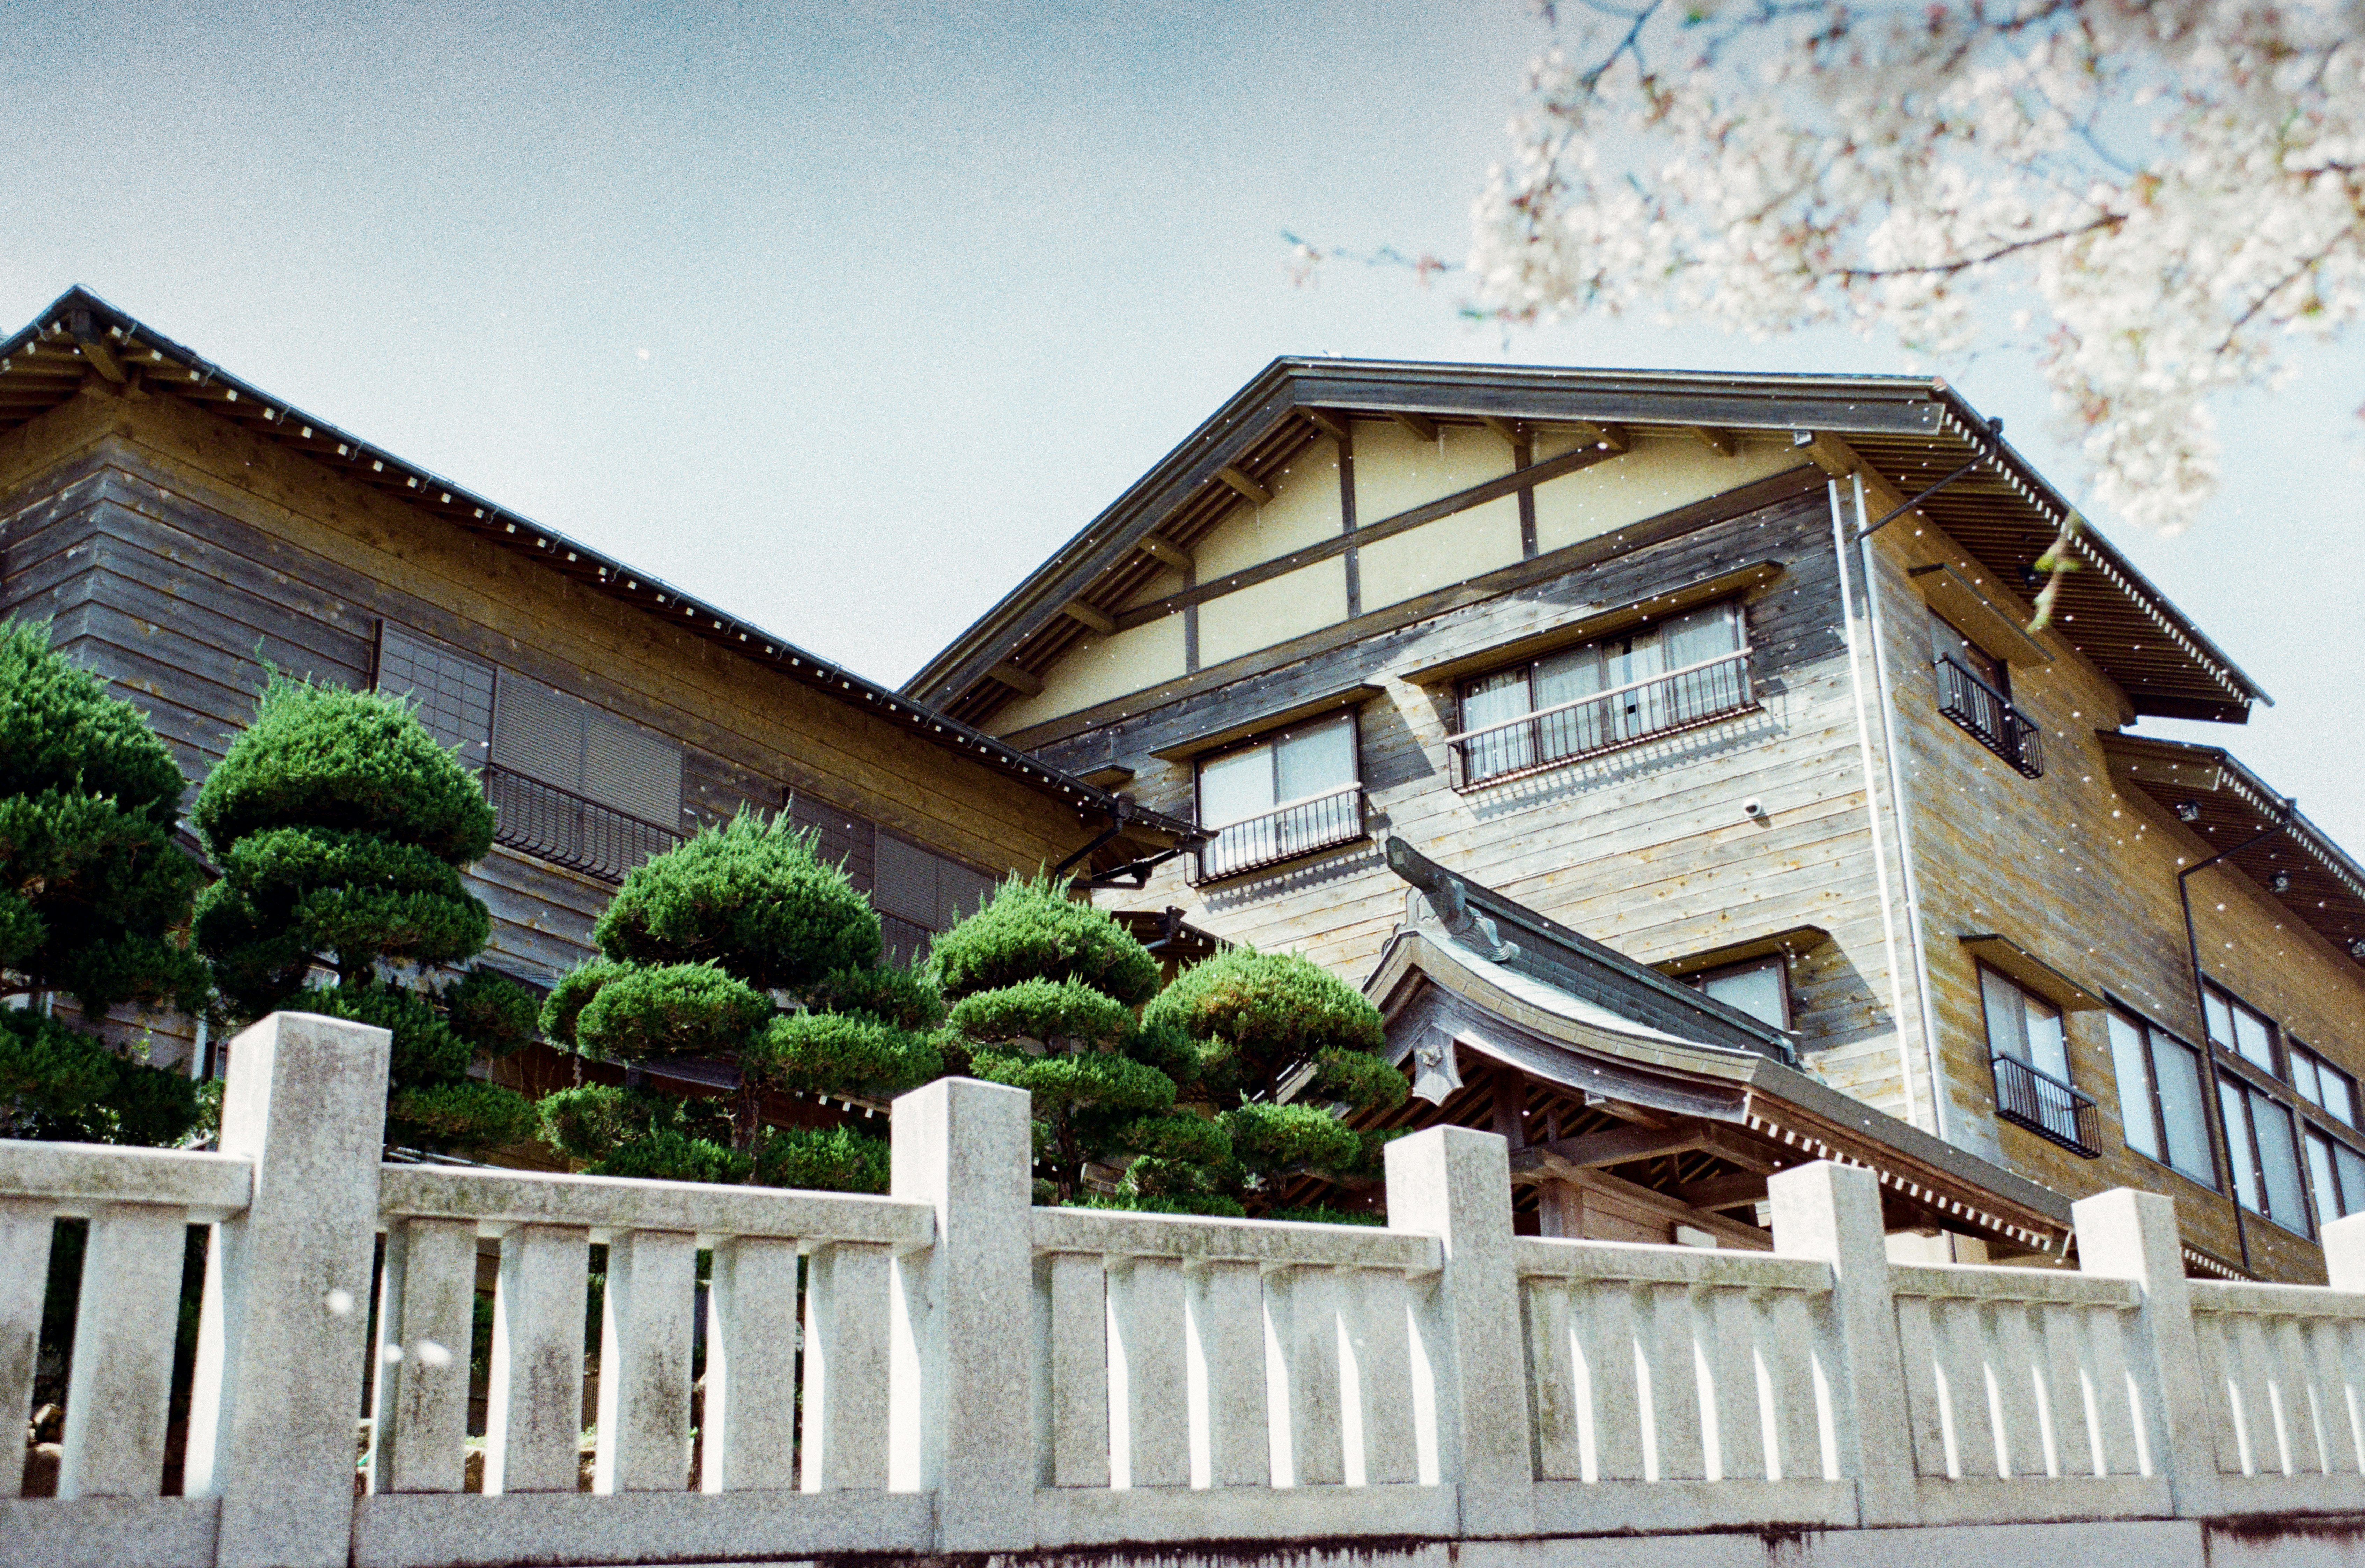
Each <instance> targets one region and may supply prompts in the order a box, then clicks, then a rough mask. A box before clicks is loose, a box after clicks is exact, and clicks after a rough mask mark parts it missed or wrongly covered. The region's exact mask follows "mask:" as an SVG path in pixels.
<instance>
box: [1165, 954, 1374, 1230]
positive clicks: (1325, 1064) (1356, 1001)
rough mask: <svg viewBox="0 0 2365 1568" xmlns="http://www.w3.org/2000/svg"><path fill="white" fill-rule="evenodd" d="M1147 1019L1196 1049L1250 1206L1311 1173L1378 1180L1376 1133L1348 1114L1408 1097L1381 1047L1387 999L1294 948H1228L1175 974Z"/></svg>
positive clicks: (1233, 1182)
mask: <svg viewBox="0 0 2365 1568" xmlns="http://www.w3.org/2000/svg"><path fill="white" fill-rule="evenodd" d="M1142 1028H1143V1031H1144V1032H1145V1033H1148V1032H1151V1031H1159V1032H1163V1033H1166V1034H1170V1035H1172V1036H1179V1037H1181V1038H1183V1039H1185V1040H1188V1041H1190V1042H1192V1044H1193V1045H1194V1047H1196V1048H1197V1051H1198V1053H1199V1061H1200V1064H1201V1070H1200V1073H1199V1076H1198V1078H1197V1079H1196V1081H1195V1083H1194V1089H1195V1097H1196V1099H1197V1100H1198V1102H1199V1103H1200V1105H1201V1106H1202V1107H1204V1108H1205V1110H1206V1111H1208V1112H1209V1113H1210V1114H1213V1115H1214V1117H1215V1119H1216V1121H1217V1122H1218V1123H1219V1124H1220V1125H1221V1126H1223V1128H1224V1130H1225V1132H1226V1133H1227V1135H1228V1136H1229V1137H1230V1140H1231V1168H1230V1169H1229V1170H1227V1171H1226V1172H1224V1173H1223V1175H1224V1180H1225V1182H1227V1183H1228V1184H1229V1188H1230V1190H1231V1191H1233V1192H1234V1193H1237V1194H1238V1195H1239V1197H1241V1198H1242V1199H1243V1200H1244V1201H1245V1202H1246V1203H1247V1204H1249V1206H1250V1207H1251V1208H1256V1207H1258V1206H1260V1205H1261V1204H1270V1203H1271V1202H1272V1198H1273V1195H1274V1194H1276V1193H1280V1192H1282V1191H1283V1189H1284V1188H1287V1187H1292V1186H1294V1185H1295V1184H1299V1183H1301V1182H1303V1181H1305V1180H1307V1179H1310V1180H1313V1181H1316V1182H1327V1183H1331V1184H1335V1185H1339V1186H1344V1187H1348V1188H1360V1187H1369V1186H1371V1185H1373V1184H1375V1183H1376V1182H1379V1181H1380V1180H1381V1179H1382V1174H1383V1173H1382V1170H1381V1168H1380V1164H1379V1154H1378V1149H1379V1142H1380V1140H1379V1138H1378V1137H1377V1135H1374V1134H1370V1133H1364V1132H1359V1131H1357V1130H1356V1129H1354V1128H1352V1127H1350V1126H1348V1125H1347V1123H1346V1121H1345V1119H1344V1118H1345V1117H1346V1116H1347V1115H1350V1114H1355V1113H1360V1112H1373V1111H1380V1110H1387V1109H1392V1108H1394V1107H1395V1106H1397V1105H1400V1104H1402V1103H1404V1098H1405V1095H1406V1093H1407V1083H1406V1081H1405V1076H1404V1074H1403V1073H1402V1072H1401V1071H1399V1070H1397V1069H1395V1068H1394V1067H1392V1066H1390V1065H1389V1063H1388V1060H1387V1058H1385V1057H1384V1056H1383V1055H1381V1054H1380V1052H1381V1051H1382V1050H1384V1048H1385V1047H1386V1044H1387V1035H1386V1030H1385V1028H1384V1025H1383V1024H1382V1022H1381V1018H1380V1014H1379V1010H1378V1009H1377V1008H1375V1007H1373V1005H1372V1003H1371V1002H1370V1001H1369V1000H1368V999H1366V998H1365V997H1364V996H1363V995H1362V993H1361V992H1360V991H1356V990H1355V989H1354V988H1353V987H1352V986H1350V985H1348V984H1347V983H1346V982H1345V981H1344V980H1340V979H1339V977H1338V976H1336V975H1333V974H1331V973H1330V972H1329V971H1328V970H1327V969H1322V968H1320V967H1319V966H1318V965H1316V964H1314V963H1312V962H1310V961H1309V960H1307V959H1305V958H1299V957H1297V956H1296V955H1295V954H1289V953H1260V952H1258V951H1257V950H1256V949H1254V948H1252V947H1246V946H1242V947H1232V948H1227V949H1226V950H1224V951H1223V952H1220V953H1217V954H1216V956H1215V957H1213V958H1208V959H1206V960H1205V961H1204V962H1202V963H1199V964H1195V965H1194V966H1193V967H1191V968H1190V969H1185V970H1184V971H1183V973H1182V974H1180V975H1178V976H1177V977H1175V980H1174V982H1173V983H1172V984H1171V985H1169V986H1168V987H1167V988H1166V989H1165V990H1164V991H1160V993H1159V994H1158V996H1157V998H1156V999H1155V1000H1153V1001H1152V1002H1150V1003H1149V1006H1147V1007H1145V1008H1144V1009H1142Z"/></svg>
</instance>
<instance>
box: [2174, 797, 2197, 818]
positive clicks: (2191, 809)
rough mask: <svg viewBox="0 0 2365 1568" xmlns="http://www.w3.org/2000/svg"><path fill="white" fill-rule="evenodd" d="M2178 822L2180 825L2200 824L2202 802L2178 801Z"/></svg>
mask: <svg viewBox="0 0 2365 1568" xmlns="http://www.w3.org/2000/svg"><path fill="white" fill-rule="evenodd" d="M2176 820H2177V821H2178V822H2180V823H2197V822H2199V821H2200V820H2201V802H2200V801H2177V802H2176Z"/></svg>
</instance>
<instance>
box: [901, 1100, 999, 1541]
mask: <svg viewBox="0 0 2365 1568" xmlns="http://www.w3.org/2000/svg"><path fill="white" fill-rule="evenodd" d="M1027 1107H1028V1099H1027V1095H1026V1091H1024V1090H1020V1089H1007V1088H1003V1087H1002V1086H1001V1085H999V1084H992V1083H981V1082H979V1081H976V1080H974V1079H969V1078H940V1079H938V1080H936V1081H935V1082H934V1083H930V1084H926V1085H925V1086H923V1087H921V1088H918V1089H914V1090H913V1091H912V1092H910V1093H909V1094H906V1095H904V1096H902V1098H901V1099H899V1100H897V1101H896V1102H895V1104H894V1121H893V1139H894V1146H893V1147H894V1173H893V1176H892V1179H891V1183H890V1187H889V1191H890V1192H891V1194H892V1195H893V1196H895V1197H898V1198H909V1199H914V1200H916V1201H919V1202H922V1203H925V1204H932V1205H934V1206H935V1208H936V1244H935V1245H934V1246H932V1247H930V1248H928V1249H926V1250H925V1251H923V1252H915V1253H913V1254H911V1255H909V1256H907V1257H903V1258H899V1259H897V1260H895V1272H896V1284H897V1289H896V1292H895V1296H894V1310H895V1322H894V1324H893V1326H892V1338H891V1350H890V1369H889V1377H888V1383H889V1389H890V1395H889V1399H890V1404H889V1410H888V1477H889V1484H890V1485H891V1487H892V1488H893V1489H895V1490H897V1491H915V1490H917V1491H933V1492H935V1493H936V1549H937V1551H943V1552H989V1551H1029V1550H1032V1549H1033V1547H1034V1545H1035V1511H1034V1510H1035V1445H1034V1442H1033V1439H1032V1434H1033V1432H1034V1430H1035V1424H1034V1417H1033V1415H1032V1412H1031V1410H1030V1408H1029V1404H1028V1401H1029V1399H1030V1397H1031V1392H1032V1384H1033V1381H1034V1380H1033V1378H1032V1376H1031V1375H1030V1374H1031V1372H1032V1370H1033V1366H1034V1359H1035V1358H1034V1350H1033V1343H1032V1340H1033V1334H1034V1322H1035V1298H1034V1290H1035V1286H1034V1280H1035V1237H1034V1215H1033V1204H1034V1182H1033V1177H1034V1140H1033V1133H1032V1124H1031V1122H1030V1120H1029V1113H1028V1109H1027Z"/></svg>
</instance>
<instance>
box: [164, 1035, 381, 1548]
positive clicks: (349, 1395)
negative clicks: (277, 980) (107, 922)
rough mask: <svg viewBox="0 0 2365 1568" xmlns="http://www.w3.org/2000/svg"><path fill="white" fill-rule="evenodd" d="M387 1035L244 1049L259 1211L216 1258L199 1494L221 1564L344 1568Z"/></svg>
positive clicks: (198, 1442) (227, 1102) (291, 1040)
mask: <svg viewBox="0 0 2365 1568" xmlns="http://www.w3.org/2000/svg"><path fill="white" fill-rule="evenodd" d="M392 1038H393V1036H390V1035H388V1034H387V1031H385V1030H384V1029H375V1028H371V1027H370V1026H368V1025H364V1024H351V1023H347V1022H345V1021H344V1020H343V1019H340V1018H322V1017H317V1016H314V1015H312V1014H303V1013H275V1014H272V1015H271V1016H270V1017H268V1018H265V1019H263V1021H262V1022H261V1023H259V1024H257V1025H254V1026H252V1028H250V1029H247V1030H246V1031H245V1032H243V1033H242V1034H241V1035H240V1036H238V1038H237V1039H236V1040H235V1041H234V1042H232V1044H231V1047H230V1079H229V1081H228V1082H227V1083H226V1084H225V1085H224V1086H223V1092H222V1117H221V1151H222V1152H223V1153H224V1154H235V1155H242V1156H244V1157H245V1158H247V1159H252V1161H254V1197H253V1201H252V1203H250V1204H248V1205H247V1207H246V1210H245V1212H244V1213H242V1214H240V1215H235V1216H233V1217H231V1218H230V1219H228V1220H225V1221H223V1222H222V1223H221V1224H220V1225H219V1226H215V1228H214V1235H213V1245H212V1247H211V1248H210V1249H208V1250H207V1254H206V1286H205V1305H204V1310H203V1316H201V1317H200V1318H199V1320H198V1327H197V1355H196V1383H195V1386H194V1388H193V1389H192V1391H191V1395H190V1401H189V1459H188V1469H187V1473H186V1474H187V1483H186V1485H187V1491H188V1494H189V1495H191V1496H194V1497H208V1496H209V1497H219V1498H220V1499H221V1514H220V1524H219V1532H218V1535H217V1537H216V1547H215V1562H216V1563H217V1564H218V1568H343V1565H344V1563H345V1562H346V1559H347V1558H348V1557H349V1556H350V1554H351V1551H352V1548H353V1424H354V1421H355V1418H356V1417H357V1415H358V1413H359V1411H360V1410H361V1406H362V1374H363V1372H364V1359H365V1358H366V1356H367V1355H368V1351H369V1345H368V1338H369V1313H368V1310H367V1308H368V1302H369V1290H370V1261H371V1257H372V1254H373V1253H374V1252H375V1250H376V1230H377V1218H378V1195H377V1193H378V1165H379V1160H380V1156H381V1153H382V1149H383V1144H384V1139H385V1132H386V1074H387V1053H388V1048H389V1046H390V1044H391V1041H392Z"/></svg>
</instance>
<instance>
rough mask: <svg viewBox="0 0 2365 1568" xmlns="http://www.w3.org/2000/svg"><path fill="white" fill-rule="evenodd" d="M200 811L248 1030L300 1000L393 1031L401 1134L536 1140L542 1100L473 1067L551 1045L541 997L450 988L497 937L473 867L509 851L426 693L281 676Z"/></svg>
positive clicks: (202, 912)
mask: <svg viewBox="0 0 2365 1568" xmlns="http://www.w3.org/2000/svg"><path fill="white" fill-rule="evenodd" d="M191 816H192V817H193V819H194V820H195V822H196V826H197V831H198V832H199V833H200V834H203V835H204V838H205V843H206V847H207V852H208V853H210V854H211V855H212V856H213V857H214V860H215V862H216V864H218V865H219V867H220V868H221V879H220V880H219V881H217V882H216V883H215V884H214V885H213V886H212V887H210V888H207V890H205V892H204V894H203V895H202V896H201V897H200V898H199V899H198V900H197V912H196V937H197V946H198V948H199V950H201V951H202V952H203V953H204V954H205V955H206V957H207V959H209V960H210V961H211V963H212V966H213V976H214V983H215V986H216V988H217V990H218V991H219V993H220V996H221V1001H222V1006H223V1010H224V1011H225V1012H226V1013H227V1014H229V1015H230V1017H231V1018H233V1019H239V1020H243V1019H252V1018H257V1017H260V1016H262V1015H263V1014H265V1013H269V1012H272V1011H273V1010H275V1009H279V1008H294V1009H299V1010H301V1011H304V1012H309V1013H325V1014H331V1015H333V1016H336V1017H340V1018H350V1019H353V1020H354V1021H356V1022H359V1023H364V1024H374V1025H377V1026H379V1027H380V1028H384V1029H387V1030H390V1031H392V1033H393V1036H394V1054H393V1065H392V1070H391V1072H390V1074H389V1078H388V1088H387V1139H388V1141H389V1142H392V1143H397V1144H401V1145H406V1146H409V1147H415V1148H438V1149H446V1150H459V1149H483V1148H493V1147H496V1146H498V1145H500V1144H505V1143H514V1142H517V1141H519V1140H520V1139H521V1138H524V1137H530V1136H531V1134H532V1111H531V1107H530V1106H529V1104H528V1103H527V1102H526V1100H525V1099H524V1097H523V1096H521V1095H520V1094H518V1093H516V1092H514V1091H511V1090H508V1089H503V1088H500V1087H499V1086H498V1085H495V1084H491V1083H488V1082H485V1081H482V1080H480V1079H473V1078H471V1077H469V1076H468V1069H469V1066H470V1064H471V1063H472V1062H474V1061H476V1060H478V1059H480V1058H498V1057H501V1056H505V1055H507V1054H509V1053H510V1051H513V1050H515V1049H517V1048H518V1047H520V1046H521V1045H523V1044H525V1042H526V1041H527V1040H529V1039H531V1038H532V1034H533V1025H534V1000H533V996H532V993H531V992H529V991H526V990H525V988H524V987H522V986H521V985H519V984H517V983H516V982H515V981H513V980H508V979H505V978H504V977H502V976H500V975H498V974H494V973H492V972H491V971H489V970H486V969H471V970H469V971H467V972H466V973H464V974H461V975H460V976H458V977H457V978H456V979H453V980H440V979H438V978H436V977H437V976H438V974H439V972H440V971H447V970H449V969H453V968H455V967H457V966H459V965H463V964H465V963H467V962H468V961H469V960H470V959H472V958H475V957H476V955H477V954H478V953H480V952H482V951H483V950H484V946H485V943H486V940H487V939H488V937H489V936H490V935H491V934H492V916H491V914H490V913H488V911H487V910H486V908H485V905H484V903H483V901H481V900H479V899H478V898H476V896H475V895H474V894H472V893H470V892H469V891H468V890H467V889H466V887H465V885H464V884H463V883H462V881H461V879H460V873H461V872H462V871H463V870H464V869H465V868H467V867H468V866H470V865H472V864H473V863H475V862H476V861H477V860H479V859H481V858H483V857H484V856H485V854H486V852H487V851H488V850H489V849H490V848H491V847H492V842H493V808H492V806H491V805H490V804H489V803H488V801H486V800H485V797H484V794H483V791H482V790H479V789H478V788H477V786H476V778H475V776H474V775H473V774H471V773H470V772H469V771H468V770H467V769H466V768H465V767H462V766H461V765H460V763H459V760H458V759H457V757H455V756H454V754H453V753H452V752H451V751H450V750H448V749H446V748H445V747H444V746H443V745H442V744H441V743H439V742H438V741H437V740H436V739H435V738H434V737H433V736H432V735H431V734H428V733H427V729H426V726H425V725H423V724H421V723H420V722H419V720H418V718H417V717H416V716H415V715H414V714H413V713H412V712H411V709H410V704H409V701H407V700H404V699H402V698H398V697H394V696H389V695H386V694H383V693H378V692H366V691H348V690H345V689H342V688H340V687H331V686H316V685H313V684H311V683H310V682H308V681H299V680H292V679H288V678H284V677H280V676H274V677H272V678H271V679H270V681H269V682H268V684H267V685H266V686H265V687H264V689H263V697H262V700H260V701H259V702H258V703H257V705H256V707H255V714H254V722H253V723H252V724H251V725H249V726H248V728H247V729H246V731H245V732H244V733H243V734H241V735H239V736H238V738H237V739H235V740H233V741H232V742H231V743H230V750H229V752H228V754H227V755H225V756H223V758H222V760H221V761H220V763H219V764H218V765H217V766H216V767H215V768H214V770H213V772H212V773H211V774H209V775H208V776H207V778H206V782H205V785H204V787H203V788H202V789H201V790H198V792H197V802H196V809H195V810H194V811H193V812H191ZM317 970H326V971H327V972H328V973H330V974H331V975H333V976H334V977H335V978H334V980H332V981H331V982H330V983H327V984H320V983H318V982H316V981H315V980H314V979H313V978H312V977H313V975H314V973H315V971H317Z"/></svg>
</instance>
